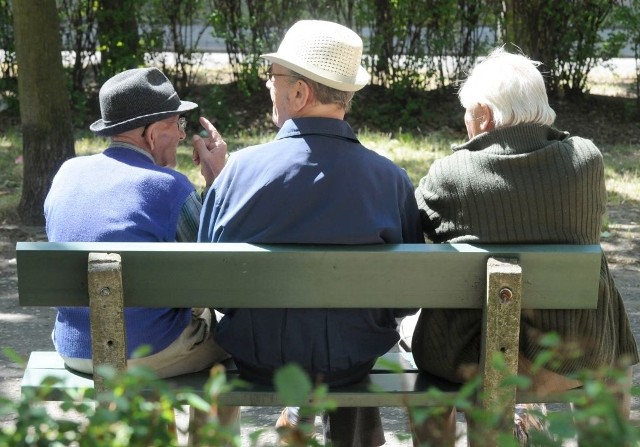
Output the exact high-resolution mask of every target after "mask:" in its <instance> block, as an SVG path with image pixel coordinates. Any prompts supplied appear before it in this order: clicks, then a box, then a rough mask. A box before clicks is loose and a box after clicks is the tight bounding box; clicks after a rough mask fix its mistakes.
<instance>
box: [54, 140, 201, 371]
mask: <svg viewBox="0 0 640 447" xmlns="http://www.w3.org/2000/svg"><path fill="white" fill-rule="evenodd" d="M193 190H194V188H193V185H192V184H191V182H189V180H188V179H187V178H186V177H185V176H184V175H182V174H180V173H179V172H176V171H175V170H173V169H169V168H164V167H160V166H156V165H155V164H154V163H153V160H152V159H151V158H150V157H148V156H146V155H145V154H143V153H140V152H138V151H136V150H134V149H132V148H130V147H127V146H124V145H121V146H113V145H112V146H111V147H109V148H108V149H107V150H106V151H104V152H103V153H101V154H96V155H91V156H86V157H76V158H73V159H71V160H68V161H67V162H65V163H64V164H63V165H62V167H61V168H60V170H59V171H58V173H57V174H56V176H55V178H54V179H53V183H52V185H51V189H50V191H49V194H48V195H47V198H46V200H45V204H44V211H45V220H46V228H47V237H48V239H49V241H51V242H91V241H96V242H101V241H106V242H159V241H168V242H171V241H175V238H176V226H177V222H178V216H179V215H180V210H181V208H182V205H183V204H184V202H185V200H186V198H187V197H188V196H189V194H190V193H191V192H192V191H193ZM179 299H180V298H179V297H176V306H178V305H179V304H180V303H179ZM190 319H191V310H190V309H173V308H127V309H125V324H126V331H127V351H128V355H129V357H130V356H131V353H132V351H133V350H135V349H136V348H137V347H139V346H140V345H150V346H151V347H152V349H153V352H158V351H161V350H162V349H164V348H166V347H167V346H169V345H170V344H171V343H172V342H173V341H174V340H175V339H177V338H178V336H180V334H181V333H182V331H183V330H184V328H185V327H186V325H187V324H188V323H189V321H190ZM54 344H55V347H56V350H57V351H58V352H59V353H60V354H62V355H64V356H67V357H74V358H87V359H88V358H91V338H90V331H89V310H88V308H79V307H60V308H58V315H57V318H56V323H55V328H54Z"/></svg>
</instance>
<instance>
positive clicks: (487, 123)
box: [480, 104, 496, 132]
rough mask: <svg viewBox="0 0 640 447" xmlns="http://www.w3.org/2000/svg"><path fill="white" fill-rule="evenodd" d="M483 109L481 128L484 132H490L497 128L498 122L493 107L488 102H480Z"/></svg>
mask: <svg viewBox="0 0 640 447" xmlns="http://www.w3.org/2000/svg"><path fill="white" fill-rule="evenodd" d="M480 108H481V109H482V120H481V121H480V130H481V131H483V132H489V131H490V130H493V129H495V127H496V123H494V121H493V112H492V111H491V108H490V107H489V106H488V105H486V104H480Z"/></svg>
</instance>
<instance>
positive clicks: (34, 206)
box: [13, 0, 75, 225]
mask: <svg viewBox="0 0 640 447" xmlns="http://www.w3.org/2000/svg"><path fill="white" fill-rule="evenodd" d="M13 21H14V33H15V39H16V56H17V61H18V72H19V74H18V97H19V100H20V120H21V123H22V146H23V147H22V153H23V158H24V165H23V166H24V167H23V169H24V171H23V176H22V197H21V199H20V204H19V205H18V215H19V216H20V219H21V220H22V223H24V224H26V225H42V224H43V223H44V214H43V204H44V199H45V197H46V195H47V192H48V191H49V187H50V186H51V181H52V179H53V176H54V175H55V173H56V172H57V171H58V168H59V167H60V165H61V164H62V163H63V162H64V161H65V160H66V159H68V158H70V157H73V156H74V155H75V150H74V139H73V127H72V123H71V110H70V106H69V94H68V92H67V87H66V81H65V75H64V70H63V67H62V58H61V53H60V49H61V42H60V33H59V28H58V13H57V10H56V3H55V0H14V2H13Z"/></svg>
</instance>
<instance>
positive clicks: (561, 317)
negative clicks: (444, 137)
mask: <svg viewBox="0 0 640 447" xmlns="http://www.w3.org/2000/svg"><path fill="white" fill-rule="evenodd" d="M538 65H539V64H538V63H536V62H533V61H532V60H530V59H529V58H527V57H526V56H524V55H522V54H511V53H508V52H507V51H505V50H504V49H502V48H498V49H496V50H494V51H493V52H492V53H491V54H489V56H488V57H487V58H486V59H484V60H483V61H481V62H480V63H479V64H478V65H477V66H476V67H475V68H473V70H472V71H471V74H470V75H469V77H468V79H466V81H464V83H463V84H462V87H461V88H460V90H459V98H460V102H461V104H462V106H463V107H464V108H465V116H464V121H465V125H466V128H467V133H468V136H469V141H467V142H466V143H464V144H461V145H459V146H456V147H454V148H453V153H452V154H451V155H448V156H446V157H444V158H442V159H440V160H436V161H435V162H434V163H433V165H432V166H431V167H430V169H429V171H428V173H427V175H426V176H425V177H424V178H422V179H421V181H420V183H419V185H418V187H417V189H416V193H415V194H416V199H417V202H418V206H419V208H420V214H421V219H422V228H423V230H424V233H425V236H426V237H427V238H428V239H429V240H431V241H432V242H434V243H445V242H449V243H486V244H518V243H527V244H532V243H541V244H542V243H545V244H599V243H600V231H601V225H602V219H603V216H604V213H605V208H606V203H607V202H606V190H605V179H604V163H603V158H602V154H601V153H600V151H599V150H598V148H597V147H596V146H595V145H594V144H593V142H592V141H590V140H587V139H584V138H580V137H578V136H570V135H569V134H568V133H567V132H561V131H559V130H557V129H555V128H554V127H552V124H553V122H554V120H555V112H554V111H553V109H552V108H551V107H550V106H549V101H548V98H547V94H546V91H545V85H544V80H543V77H542V74H541V73H540V71H539V70H538V68H537V67H538ZM425 293H427V292H425ZM557 299H559V300H561V299H562V297H560V296H559V297H557ZM481 312H482V311H481V310H466V309H465V310H422V311H421V312H420V314H419V317H418V318H417V324H416V323H415V320H416V319H415V318H414V319H413V322H412V320H410V319H409V320H406V323H405V322H404V321H403V323H402V329H401V332H403V333H406V334H410V335H412V336H413V337H412V340H411V341H410V342H406V343H405V344H410V345H411V350H412V352H413V357H414V359H415V361H416V364H417V365H418V367H419V368H420V369H421V370H422V371H426V372H428V373H431V374H434V375H436V376H440V377H443V378H446V379H448V380H453V381H456V382H464V381H467V380H468V379H470V378H471V377H472V376H473V375H475V374H476V372H477V371H478V362H479V355H480V330H481V325H482V313H481ZM411 324H416V325H415V330H413V328H412V327H411ZM549 332H555V333H557V334H559V335H560V337H561V339H562V345H561V347H560V348H559V349H558V351H559V352H564V353H565V354H569V355H566V356H564V357H560V358H559V359H557V360H558V361H557V362H554V363H551V364H549V365H548V366H547V369H542V370H540V371H534V370H533V369H532V362H533V361H534V360H535V359H536V357H537V356H538V354H540V352H541V351H543V350H544V347H543V346H542V345H541V344H540V343H539V342H540V340H541V338H542V337H543V336H544V334H547V333H549ZM520 340H521V342H520V356H519V365H518V366H519V372H520V373H521V374H524V375H527V376H529V377H531V378H532V390H534V391H536V392H540V393H545V392H553V391H561V390H566V389H571V388H575V387H577V386H579V385H580V382H579V381H578V380H577V379H576V378H575V376H572V374H574V373H577V372H578V371H580V370H582V369H585V368H588V369H596V368H600V367H608V366H610V367H622V368H627V369H628V372H629V373H630V366H631V365H634V364H636V363H638V360H639V359H638V351H637V346H636V341H635V339H634V336H633V333H632V331H631V327H630V325H629V320H628V317H627V314H626V311H625V308H624V303H623V301H622V298H621V296H620V293H619V292H618V290H617V288H616V286H615V284H614V280H613V277H612V276H611V274H610V273H609V269H608V266H607V260H606V258H605V255H604V253H603V255H602V262H601V272H600V295H599V301H598V306H597V309H581V310H536V311H531V310H524V311H523V313H522V321H521V333H520ZM574 348H577V350H578V354H576V349H574ZM629 378H630V374H629ZM627 397H628V396H627ZM621 409H622V411H623V412H624V413H626V414H627V415H628V411H629V402H628V401H627V400H625V402H622V403H621ZM449 422H450V424H449V429H448V430H445V431H444V432H445V433H449V437H448V438H446V437H445V438H446V441H447V442H441V441H442V439H440V440H439V441H438V445H447V443H448V444H450V445H453V444H452V442H453V437H452V435H451V429H452V428H453V427H454V426H455V424H454V422H455V419H454V418H453V417H450V418H449ZM525 428H526V427H525ZM523 431H525V433H524V436H526V430H523ZM425 436H426V437H427V438H428V437H429V433H426V434H425Z"/></svg>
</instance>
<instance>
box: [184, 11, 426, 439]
mask: <svg viewBox="0 0 640 447" xmlns="http://www.w3.org/2000/svg"><path fill="white" fill-rule="evenodd" d="M362 46H363V45H362V40H361V39H360V37H359V36H358V35H357V34H356V33H354V32H353V31H351V30H350V29H348V28H346V27H344V26H342V25H339V24H336V23H331V22H325V21H316V20H303V21H299V22H297V23H295V24H294V25H293V26H292V27H291V28H290V29H289V31H288V32H287V33H286V35H285V36H284V39H283V41H282V43H281V44H280V46H279V48H278V51H277V52H275V53H270V54H264V55H262V57H263V58H264V59H266V60H267V61H268V62H269V63H271V66H270V69H269V72H268V74H267V81H266V85H267V88H268V89H269V93H270V95H271V100H272V102H273V122H274V123H275V124H276V126H277V127H279V128H280V130H279V132H278V134H277V135H276V137H275V140H274V141H272V142H269V143H266V144H261V145H258V146H253V147H249V148H245V149H242V150H240V151H237V152H234V153H233V154H232V155H231V156H230V157H229V160H228V161H227V163H226V165H225V166H224V168H223V169H222V170H221V172H220V174H219V176H217V178H216V179H215V181H214V182H213V184H212V186H211V189H210V190H209V192H208V194H207V197H206V199H205V202H204V203H203V209H202V219H201V224H200V232H199V237H198V240H199V241H201V242H251V243H295V244H384V243H402V242H404V243H424V238H423V236H422V230H421V228H420V219H419V214H418V207H417V204H416V200H415V197H414V193H413V191H414V188H413V185H412V184H411V181H410V180H409V178H408V176H407V174H406V172H405V171H404V170H402V169H400V168H399V167H398V166H396V165H395V164H393V163H392V162H391V161H390V160H388V159H387V158H384V157H382V156H380V155H378V154H377V153H375V152H374V151H372V150H369V149H367V148H366V147H364V146H363V145H362V144H361V143H360V142H359V141H358V138H357V137H356V135H355V133H354V132H353V130H352V129H351V127H350V126H349V124H348V123H347V122H346V121H345V120H344V117H345V114H346V113H347V111H348V110H349V107H350V104H351V100H352V98H353V95H354V92H355V91H357V90H360V89H362V88H363V87H364V86H365V85H366V84H367V82H368V80H369V75H368V74H367V72H366V70H365V69H364V68H363V67H362V66H361V65H360V63H361V57H362ZM200 122H201V124H202V125H203V126H204V127H205V129H206V130H207V131H208V132H209V134H210V135H211V136H216V137H217V138H218V141H219V136H218V134H217V132H216V131H215V129H214V128H213V126H211V123H210V122H209V121H208V120H206V119H204V118H201V119H200ZM192 143H193V145H194V156H195V158H196V159H197V160H199V161H200V162H202V161H205V160H209V159H210V158H213V157H216V156H217V151H218V150H219V149H218V148H217V145H216V143H215V142H214V141H212V140H211V139H207V140H206V141H205V140H203V139H201V138H199V137H198V136H195V137H194V139H193V141H192ZM309 275H313V272H309ZM345 299H346V300H348V297H345ZM392 300H393V297H389V301H390V302H392ZM416 310H417V309H416ZM416 310H410V309H227V310H226V311H225V316H224V317H223V318H222V320H221V322H220V324H219V325H218V327H217V328H216V341H217V342H218V343H219V344H220V346H222V347H223V348H224V349H225V350H226V351H228V352H229V353H230V354H231V355H232V356H233V358H234V360H235V362H236V365H237V367H238V369H239V371H240V373H241V374H242V375H243V376H244V377H245V378H246V379H248V380H250V381H255V382H263V383H270V382H271V380H272V377H273V373H274V371H275V370H276V369H277V368H279V367H281V366H282V365H284V364H287V363H290V362H296V363H297V364H299V365H301V366H302V367H303V368H304V369H305V370H306V371H307V372H308V373H309V374H310V375H311V377H312V379H313V380H314V381H316V382H323V383H326V384H328V385H329V386H331V387H339V386H341V385H346V384H350V383H354V382H357V381H360V380H361V379H363V378H364V377H365V376H366V375H367V373H368V372H369V371H370V370H371V368H372V367H373V365H374V363H375V361H376V359H377V357H379V356H380V355H382V354H384V353H386V352H387V351H388V350H389V349H390V348H392V347H393V346H394V344H395V343H396V342H397V340H398V338H399V337H398V333H397V331H396V318H397V317H401V316H405V315H408V314H410V313H414V312H415V311H416ZM296 413H297V412H296V411H295V409H285V410H284V411H283V413H282V414H281V416H280V418H279V420H278V423H277V425H278V426H284V425H292V424H295V421H296V419H297V414H296ZM329 426H330V427H329V429H328V430H325V434H327V435H329V436H330V438H331V441H332V445H334V446H374V445H375V446H377V445H382V444H384V442H385V440H384V433H383V431H382V427H381V421H380V415H379V412H378V409H377V408H366V409H365V408H342V409H338V410H337V411H336V412H335V413H331V414H330V415H329ZM325 429H326V425H325Z"/></svg>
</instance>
